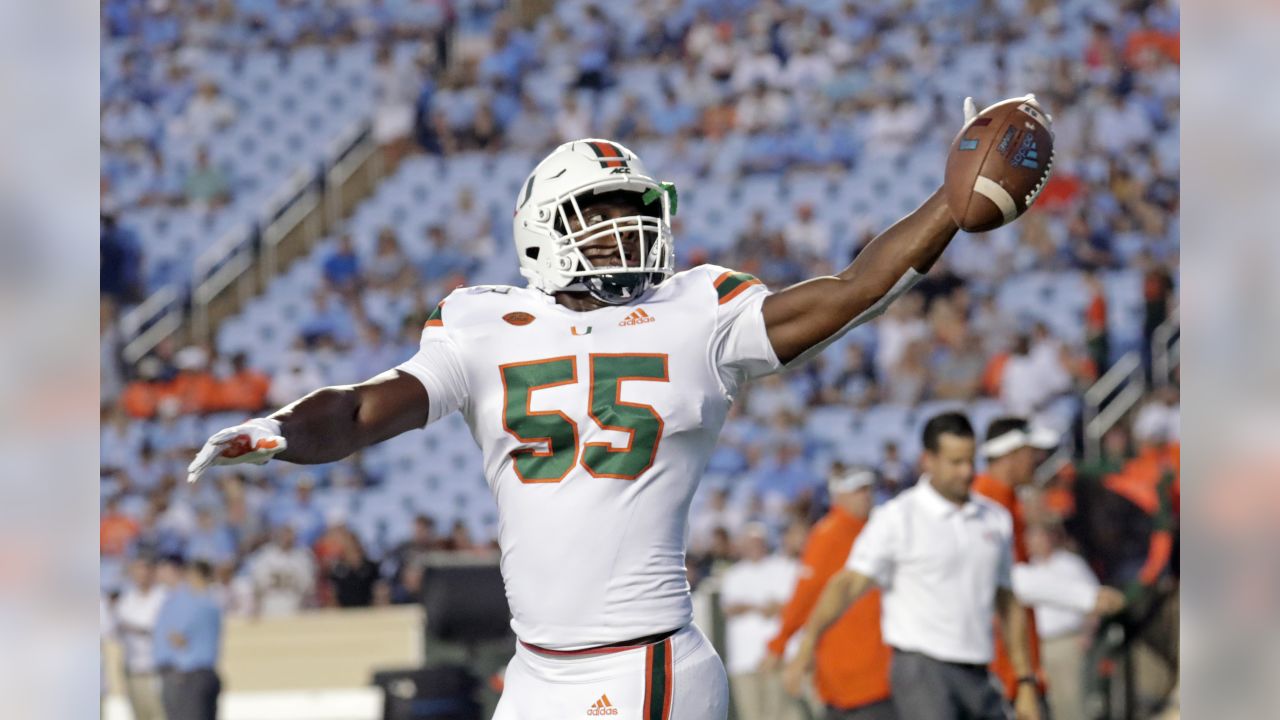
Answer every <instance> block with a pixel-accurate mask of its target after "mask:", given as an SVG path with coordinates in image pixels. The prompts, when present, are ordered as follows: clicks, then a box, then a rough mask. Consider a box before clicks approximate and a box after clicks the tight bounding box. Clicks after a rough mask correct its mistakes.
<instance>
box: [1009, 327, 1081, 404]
mask: <svg viewBox="0 0 1280 720" xmlns="http://www.w3.org/2000/svg"><path fill="white" fill-rule="evenodd" d="M1039 339H1040V341H1041V342H1040V343H1039V344H1038V345H1037V348H1038V352H1036V351H1033V347H1032V344H1031V342H1032V341H1031V337H1030V336H1028V335H1021V336H1019V337H1018V339H1017V340H1016V341H1015V342H1014V346H1013V351H1012V352H1011V353H1010V355H1009V359H1008V360H1007V361H1006V362H1005V364H1004V371H1003V373H1002V374H1001V379H1000V399H1001V401H1003V402H1004V405H1005V407H1006V408H1008V409H1009V410H1010V411H1011V412H1013V413H1014V414H1017V415H1023V416H1028V415H1034V414H1035V413H1037V412H1039V411H1040V410H1041V409H1043V408H1044V406H1045V405H1046V403H1048V401H1049V400H1050V399H1051V398H1053V397H1055V396H1057V395H1058V394H1059V393H1061V392H1063V391H1065V390H1066V389H1067V388H1068V387H1069V383H1070V377H1069V376H1068V375H1067V373H1066V370H1065V369H1064V368H1063V367H1062V365H1061V360H1060V356H1059V355H1058V353H1059V352H1060V346H1058V345H1057V344H1056V343H1053V342H1052V341H1051V339H1050V338H1048V336H1047V333H1043V332H1042V334H1041V336H1040V338H1039Z"/></svg>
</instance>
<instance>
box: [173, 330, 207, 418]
mask: <svg viewBox="0 0 1280 720" xmlns="http://www.w3.org/2000/svg"><path fill="white" fill-rule="evenodd" d="M173 360H174V365H175V366H176V367H177V369H178V375H177V377H175V378H174V379H173V382H172V383H170V384H169V390H168V394H169V396H170V397H172V398H173V399H174V401H175V402H176V404H177V405H176V407H177V412H178V413H179V414H182V415H188V414H198V413H206V412H210V411H212V410H215V409H217V395H218V383H217V381H216V380H214V378H213V374H212V373H210V372H209V354H208V352H207V351H206V350H205V349H204V348H202V347H199V346H197V345H189V346H187V347H185V348H183V349H181V350H179V351H178V352H177V354H176V355H174V358H173Z"/></svg>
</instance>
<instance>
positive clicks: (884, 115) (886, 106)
mask: <svg viewBox="0 0 1280 720" xmlns="http://www.w3.org/2000/svg"><path fill="white" fill-rule="evenodd" d="M929 117H930V116H929V113H926V112H924V110H923V108H921V107H920V106H919V105H918V104H917V103H915V102H913V101H912V100H911V98H910V97H909V96H907V95H905V94H895V95H893V96H892V97H891V98H890V99H889V100H888V102H884V103H880V104H877V105H876V106H875V107H874V108H873V109H872V110H871V112H870V114H869V115H868V116H867V121H866V126H865V130H864V132H865V133H866V136H867V142H866V145H865V147H866V151H867V153H868V154H869V155H874V156H876V157H885V156H896V155H901V154H902V153H904V152H906V151H907V149H908V148H909V147H910V146H911V145H912V143H914V142H916V140H917V139H918V138H919V137H920V135H921V134H922V133H923V132H924V130H925V128H926V127H927V123H928V122H929Z"/></svg>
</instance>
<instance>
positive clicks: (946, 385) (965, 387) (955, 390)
mask: <svg viewBox="0 0 1280 720" xmlns="http://www.w3.org/2000/svg"><path fill="white" fill-rule="evenodd" d="M957 342H958V346H952V345H944V346H943V347H941V348H939V349H938V350H937V351H936V352H935V353H934V355H933V358H932V359H931V362H930V374H931V376H932V378H933V388H932V389H933V393H932V394H933V397H935V398H937V399H939V400H963V401H969V400H973V399H974V398H975V397H977V396H978V393H979V391H980V390H981V389H982V371H983V369H984V368H985V367H986V362H987V361H986V358H985V357H984V356H983V354H982V341H981V340H980V339H979V338H978V337H977V336H976V335H972V334H970V333H962V334H961V335H960V337H959V339H958V341H957Z"/></svg>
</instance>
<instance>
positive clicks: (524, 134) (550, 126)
mask: <svg viewBox="0 0 1280 720" xmlns="http://www.w3.org/2000/svg"><path fill="white" fill-rule="evenodd" d="M510 126H511V127H517V128H520V132H516V133H510V134H509V138H508V141H509V143H510V145H511V147H512V148H514V149H516V150H522V151H525V152H528V153H530V154H533V155H537V154H539V153H541V152H543V151H545V150H547V149H549V148H550V147H552V146H553V143H555V141H556V139H557V137H556V131H557V124H556V123H555V122H554V121H553V116H552V114H551V113H549V112H547V111H546V109H544V108H542V107H540V106H539V105H538V101H537V100H535V99H534V98H533V96H532V95H529V94H528V93H522V94H521V95H520V110H519V111H518V112H517V113H516V115H515V117H514V118H512V120H511V125H510ZM573 137H578V136H573Z"/></svg>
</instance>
